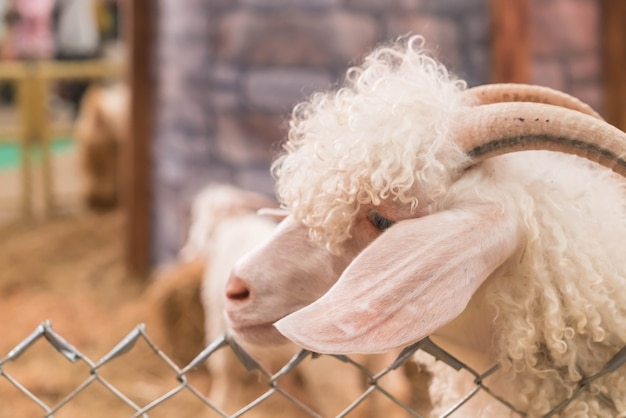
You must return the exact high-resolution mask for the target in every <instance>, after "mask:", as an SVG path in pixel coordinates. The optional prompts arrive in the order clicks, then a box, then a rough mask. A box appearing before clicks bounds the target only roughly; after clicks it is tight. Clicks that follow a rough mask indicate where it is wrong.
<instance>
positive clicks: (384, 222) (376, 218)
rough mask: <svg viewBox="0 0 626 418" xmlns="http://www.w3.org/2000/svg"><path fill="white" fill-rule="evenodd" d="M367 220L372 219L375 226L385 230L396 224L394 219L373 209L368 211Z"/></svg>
mask: <svg viewBox="0 0 626 418" xmlns="http://www.w3.org/2000/svg"><path fill="white" fill-rule="evenodd" d="M367 220H368V221H370V222H371V223H372V225H374V227H375V228H376V229H378V230H379V231H384V230H385V229H387V228H389V227H390V226H392V225H393V224H394V222H393V221H391V220H389V219H387V218H385V217H384V216H381V215H380V214H379V213H378V212H376V211H375V210H373V209H372V210H370V211H369V212H367Z"/></svg>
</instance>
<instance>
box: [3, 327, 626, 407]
mask: <svg viewBox="0 0 626 418" xmlns="http://www.w3.org/2000/svg"><path fill="white" fill-rule="evenodd" d="M40 340H43V341H45V342H47V343H48V344H49V345H50V346H52V347H53V348H54V349H55V350H56V351H58V352H59V353H61V354H62V355H63V356H64V357H65V358H66V359H67V360H68V361H69V362H70V363H77V362H82V363H84V364H85V365H86V366H87V368H88V370H89V376H88V377H87V378H86V379H85V380H84V381H83V382H82V383H80V384H79V385H77V386H76V387H75V388H74V390H73V391H71V393H69V394H68V395H66V396H65V397H63V398H62V399H61V400H60V401H58V402H56V403H55V404H53V405H50V404H48V403H46V402H45V401H44V400H43V399H42V397H41V396H38V395H37V394H35V393H34V392H33V391H31V390H29V389H28V388H27V387H26V386H25V385H24V384H22V383H21V382H20V381H19V379H17V378H15V377H14V376H12V375H11V374H10V373H9V372H7V370H6V366H7V364H9V363H13V362H19V361H20V359H21V358H22V356H23V355H24V354H25V353H26V352H27V351H29V350H30V349H31V347H32V346H33V344H35V343H36V342H37V341H40ZM138 340H144V341H145V343H147V345H148V346H149V347H150V349H151V350H152V351H153V352H154V353H155V354H156V355H157V356H158V357H159V358H160V360H161V361H162V362H163V364H164V365H166V366H167V367H168V368H169V369H171V370H172V371H173V373H174V376H175V379H176V382H177V383H176V385H175V387H173V388H172V389H171V390H169V391H168V392H167V393H165V394H163V395H161V396H158V397H157V398H155V399H153V400H152V401H150V402H148V403H145V404H143V405H139V404H138V403H136V402H135V401H133V400H132V399H131V398H130V397H129V396H127V395H126V394H124V392H123V391H122V390H121V389H120V388H118V387H116V385H114V384H113V383H111V382H110V381H109V380H108V379H106V378H105V377H104V376H103V374H102V373H101V371H102V370H103V369H105V368H106V367H107V366H108V365H109V364H110V363H111V361H112V360H114V359H116V358H119V357H121V356H125V355H127V354H128V353H129V352H131V351H132V350H133V348H134V347H135V346H136V343H137V341H138ZM226 349H230V350H232V351H233V352H234V353H235V354H236V356H237V358H238V359H239V361H240V362H241V363H242V364H243V365H244V366H245V367H246V369H247V370H248V371H250V372H252V371H259V372H261V373H262V374H263V376H264V377H265V380H266V383H267V391H266V392H265V393H264V394H263V395H261V396H260V397H258V398H257V399H255V400H253V401H251V402H250V403H249V404H248V405H246V406H244V407H243V408H241V409H240V410H239V411H237V412H235V413H234V414H228V413H227V412H225V411H223V410H221V409H220V407H219V406H218V405H216V404H215V403H213V402H212V401H211V400H209V399H208V398H207V397H206V395H205V394H204V393H202V391H201V390H199V389H198V388H196V387H194V385H193V384H192V383H190V381H189V379H188V378H187V376H188V374H189V373H190V372H191V371H192V370H194V369H196V368H201V367H204V364H205V362H206V360H207V359H208V358H209V357H210V356H212V355H214V354H215V353H216V352H218V351H219V350H226ZM420 350H421V351H423V352H425V353H428V354H429V355H431V356H433V357H434V358H435V359H437V360H438V361H441V362H443V363H445V364H446V365H448V366H449V367H452V368H453V369H455V370H457V371H461V370H465V371H466V372H469V373H470V374H471V375H472V376H473V377H474V384H475V387H474V388H473V390H471V391H470V392H469V393H467V394H466V395H465V396H464V397H463V398H462V399H461V400H459V401H458V402H457V403H456V404H455V405H453V406H452V407H451V408H450V409H448V410H447V411H446V412H445V413H444V414H443V415H440V417H441V418H445V417H453V416H454V415H455V412H456V411H457V410H458V409H459V408H460V407H461V406H463V405H464V404H465V403H466V402H468V401H469V400H470V399H472V398H473V397H474V396H476V395H477V394H478V393H479V392H485V393H487V394H489V395H490V396H492V397H493V398H494V399H497V400H498V401H500V402H502V403H503V404H504V405H506V406H508V407H509V408H510V409H511V410H512V411H515V412H517V413H518V414H519V415H520V416H524V414H523V413H522V412H520V411H516V410H515V408H514V407H513V405H511V404H510V403H508V402H507V401H506V400H505V399H501V398H499V397H498V396H497V395H495V394H494V393H493V392H492V391H491V390H490V389H489V387H487V386H486V385H485V384H484V381H485V379H486V378H487V377H489V376H490V375H492V374H493V373H496V372H497V370H498V367H497V366H494V367H493V368H491V369H490V370H488V371H487V372H486V373H483V374H479V373H477V372H476V371H475V370H473V369H472V368H470V367H468V366H467V365H465V364H463V363H462V362H461V361H459V360H458V359H456V358H454V357H453V356H451V355H450V354H448V353H447V352H445V351H444V350H442V349H441V348H440V347H439V346H437V345H436V344H435V343H433V342H432V341H431V340H430V339H428V338H426V339H424V340H421V341H419V342H417V343H415V344H413V345H411V346H409V347H406V348H405V349H404V350H403V351H402V352H401V353H400V354H399V355H398V356H397V358H396V359H395V361H393V362H392V363H391V364H389V365H388V366H387V367H386V368H385V369H384V370H382V371H380V372H378V373H375V374H374V373H372V372H371V371H370V370H368V369H367V368H366V367H365V366H363V365H361V364H359V363H358V362H356V361H354V360H353V359H351V358H350V357H348V356H343V355H332V357H335V358H336V359H338V360H340V361H342V362H344V363H348V364H351V365H352V366H354V367H355V368H356V369H358V370H360V372H362V373H363V374H364V376H366V377H367V380H368V382H369V383H368V387H367V390H365V391H364V392H363V393H362V395H361V396H360V397H358V398H357V399H355V400H354V402H353V403H352V404H350V405H349V406H348V407H346V408H345V410H343V411H342V412H341V413H340V414H338V415H337V417H346V416H348V417H349V416H351V415H350V414H351V412H353V411H354V410H355V408H356V407H357V406H358V405H359V404H360V403H362V402H363V401H364V400H365V399H366V398H367V397H368V396H370V395H371V394H372V393H374V392H377V393H380V394H382V395H384V396H386V397H387V398H388V399H389V400H391V401H392V402H394V403H395V404H397V405H398V406H400V407H401V408H403V409H404V410H405V411H406V412H407V414H408V415H409V416H414V417H422V415H420V414H419V413H418V412H417V411H415V410H413V409H411V407H410V406H408V405H406V404H404V403H403V402H402V401H400V400H398V399H397V398H395V397H394V396H393V395H392V394H391V393H389V392H388V391H387V390H386V389H385V388H384V387H383V386H382V385H380V384H379V381H380V380H381V379H382V378H383V377H384V376H385V375H387V374H388V373H390V372H391V371H393V370H396V369H397V368H399V367H400V366H402V365H403V364H404V363H405V362H407V361H409V360H410V359H411V358H413V356H414V355H415V354H416V353H417V352H418V351H420ZM316 356H320V355H319V354H316V353H312V352H310V351H307V350H302V351H300V352H299V353H298V354H296V355H295V356H294V357H293V358H292V359H291V361H289V362H288V363H287V364H285V365H284V367H282V368H281V369H280V370H279V371H278V372H277V373H275V374H269V373H268V372H266V371H265V370H264V368H263V367H262V366H261V365H260V364H259V363H258V362H257V361H256V360H255V359H254V358H253V357H252V356H250V355H249V354H248V353H247V352H246V351H245V350H244V349H243V348H242V347H241V346H239V345H238V344H237V343H236V342H235V341H233V340H232V339H231V338H229V337H228V336H227V335H224V336H222V337H220V338H218V339H217V340H215V341H214V342H213V343H211V344H210V345H209V346H208V347H206V348H205V349H204V350H203V351H202V352H201V353H199V354H198V355H197V356H196V357H195V358H194V359H193V360H192V361H191V362H190V363H189V364H188V365H186V366H184V367H182V368H180V367H178V366H177V365H176V364H175V362H174V361H172V359H170V358H169V357H168V356H167V355H166V354H165V353H163V352H162V351H161V350H160V349H159V348H158V347H157V346H156V345H155V344H154V342H153V341H152V340H151V339H150V337H149V336H148V334H147V333H146V329H145V325H143V324H140V325H138V326H137V327H136V328H134V329H133V330H132V331H131V332H130V333H129V334H128V335H127V336H126V337H125V338H123V339H122V340H121V341H120V342H119V343H118V344H117V345H115V347H114V348H113V349H111V350H110V351H109V352H108V353H107V354H105V355H104V356H103V357H102V358H100V359H99V360H97V361H94V360H92V359H90V358H88V357H87V356H86V355H85V354H83V353H82V352H81V351H80V350H79V349H77V348H76V347H74V346H73V345H72V344H71V343H70V342H68V341H67V340H66V339H65V338H63V336H61V335H60V334H59V333H57V332H55V331H54V330H53V329H52V326H51V324H50V322H49V321H46V322H44V323H42V324H41V325H39V326H38V327H37V328H36V329H35V330H34V331H33V332H32V333H31V334H30V335H29V336H28V337H27V338H25V339H24V340H23V341H21V342H20V343H19V344H17V346H16V347H15V348H14V349H13V350H11V351H10V352H9V353H8V354H7V355H6V356H4V357H3V358H2V359H1V360H0V377H1V378H2V379H5V380H6V381H8V382H9V383H10V384H11V385H12V386H14V387H15V388H16V389H17V390H18V391H19V392H21V393H22V394H24V395H25V396H27V397H28V398H29V399H30V400H31V401H32V402H33V403H34V404H36V405H38V406H39V407H40V408H41V410H42V415H41V416H43V417H53V416H54V414H55V413H56V412H57V411H59V410H60V409H61V408H62V407H63V406H65V405H66V404H68V403H70V402H72V401H73V400H75V399H76V398H77V397H78V396H79V394H81V393H82V392H83V391H85V390H86V389H87V388H88V387H90V386H92V385H101V386H102V387H104V388H105V389H106V390H108V391H109V392H110V393H111V394H113V395H114V396H115V397H117V398H118V399H119V400H120V401H121V402H123V403H125V404H126V405H127V406H128V407H130V408H131V409H132V411H133V413H132V415H131V416H132V417H133V418H134V417H148V416H149V414H150V412H151V410H153V409H154V408H155V407H157V406H158V405H160V404H163V403H165V402H168V400H170V399H172V398H173V397H174V396H176V395H177V394H178V393H180V392H182V391H187V392H188V393H190V394H192V395H193V396H194V397H196V398H197V399H198V400H200V401H201V402H202V403H203V404H204V405H206V407H207V408H209V409H211V410H212V411H213V412H214V413H216V414H218V415H219V416H221V417H224V418H236V417H240V416H245V415H246V413H248V412H250V411H252V410H254V409H255V408H257V407H258V405H260V404H261V403H262V402H264V401H265V400H266V399H267V398H269V397H271V396H281V397H283V398H284V399H286V400H288V401H289V402H291V403H293V404H294V405H295V406H297V407H298V408H300V409H301V410H302V411H303V412H304V413H306V414H308V415H310V416H311V417H320V415H319V413H317V412H316V411H313V410H312V409H310V408H309V407H308V406H306V405H305V404H304V403H302V402H301V401H300V400H299V399H297V398H295V397H293V396H292V395H290V394H289V393H288V392H286V391H284V390H283V389H282V388H281V385H280V384H279V382H278V379H279V378H280V377H281V376H285V375H287V374H289V373H291V372H292V371H293V370H294V369H295V368H296V367H297V366H298V365H299V364H300V363H301V362H302V361H303V360H305V359H307V358H309V357H316ZM625 362H626V347H625V348H623V349H622V350H620V351H619V352H618V353H617V354H616V355H615V356H614V357H613V358H612V359H611V360H610V361H609V362H607V363H606V365H605V366H604V367H603V368H602V370H599V371H598V372H597V373H595V374H593V375H591V376H589V377H587V378H585V379H583V380H582V381H581V382H580V384H579V386H578V388H577V390H575V391H574V393H573V394H572V396H571V397H569V398H567V399H563V400H562V402H560V403H559V404H558V405H557V406H556V407H555V408H554V409H553V410H552V411H550V412H549V413H548V414H546V415H545V417H551V416H554V415H556V414H558V413H559V412H560V411H562V410H563V409H564V408H565V407H566V406H567V405H569V404H570V403H571V402H572V401H573V400H574V399H576V398H577V397H578V396H579V395H580V394H581V393H582V392H584V391H586V390H588V387H589V385H590V384H591V383H592V382H593V381H594V380H596V379H598V378H600V377H602V376H604V375H606V374H608V373H612V372H614V371H616V370H617V369H618V368H620V367H622V366H623V364H624V363H625ZM597 396H599V397H600V401H603V402H608V403H611V401H610V400H609V399H606V398H602V395H601V394H599V395H597Z"/></svg>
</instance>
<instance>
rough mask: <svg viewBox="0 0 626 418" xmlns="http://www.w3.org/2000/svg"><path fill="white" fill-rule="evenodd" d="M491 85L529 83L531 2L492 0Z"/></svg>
mask: <svg viewBox="0 0 626 418" xmlns="http://www.w3.org/2000/svg"><path fill="white" fill-rule="evenodd" d="M490 8H491V82H492V83H529V82H530V81H531V76H530V11H529V4H528V0H507V1H503V0H491V2H490Z"/></svg>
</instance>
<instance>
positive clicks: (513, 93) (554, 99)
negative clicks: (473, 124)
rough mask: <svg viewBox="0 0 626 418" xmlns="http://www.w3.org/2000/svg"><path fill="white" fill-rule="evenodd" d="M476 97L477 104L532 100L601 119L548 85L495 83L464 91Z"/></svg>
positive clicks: (583, 104) (586, 107) (581, 103)
mask: <svg viewBox="0 0 626 418" xmlns="http://www.w3.org/2000/svg"><path fill="white" fill-rule="evenodd" d="M465 92H466V93H467V94H469V95H472V96H474V97H476V99H477V100H478V104H481V105H485V104H492V103H502V102H534V103H545V104H551V105H555V106H560V107H565V108H567V109H572V110H576V111H578V112H581V113H585V114H587V115H591V116H594V117H596V118H598V119H602V116H600V114H599V113H598V112H596V111H595V110H593V109H592V108H591V106H589V105H588V104H586V103H584V102H582V101H581V100H579V99H577V98H576V97H574V96H570V95H569V94H567V93H563V92H562V91H558V90H554V89H551V88H549V87H543V86H534V85H530V84H515V83H496V84H485V85H483V86H478V87H472V88H470V89H467V90H466V91H465Z"/></svg>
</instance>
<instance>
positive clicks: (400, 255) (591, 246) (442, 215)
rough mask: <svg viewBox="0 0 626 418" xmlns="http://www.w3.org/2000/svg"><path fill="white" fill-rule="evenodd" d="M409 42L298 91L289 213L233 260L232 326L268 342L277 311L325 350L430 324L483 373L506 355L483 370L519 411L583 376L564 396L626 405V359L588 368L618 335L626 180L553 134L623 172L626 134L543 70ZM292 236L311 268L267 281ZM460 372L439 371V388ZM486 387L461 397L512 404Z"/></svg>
mask: <svg viewBox="0 0 626 418" xmlns="http://www.w3.org/2000/svg"><path fill="white" fill-rule="evenodd" d="M421 43H422V40H421V38H419V37H415V38H410V39H409V40H408V41H407V42H406V43H400V42H399V43H397V44H395V45H391V46H387V47H382V48H379V49H378V50H376V51H374V52H373V53H372V54H370V56H369V57H367V58H366V60H365V62H364V64H363V65H362V66H360V67H357V68H353V69H351V70H350V71H349V72H348V77H347V81H346V85H345V87H343V88H341V89H340V90H339V91H337V92H330V93H326V94H316V95H314V96H313V97H312V98H311V99H310V100H309V101H308V102H306V103H303V104H301V105H299V106H297V107H296V108H295V110H294V113H293V120H292V122H291V129H290V134H289V140H288V141H287V143H286V144H285V150H286V152H285V154H283V155H282V156H281V157H279V158H278V159H277V161H276V162H275V165H274V167H273V169H274V172H275V174H276V176H277V178H278V183H277V190H278V196H279V199H280V200H281V203H282V204H283V206H284V207H285V208H286V209H288V211H289V217H288V218H287V219H285V221H283V222H282V223H281V225H280V226H279V227H278V229H277V230H276V231H275V233H274V235H273V237H272V239H271V240H269V241H267V242H265V243H264V244H263V245H261V246H259V247H257V248H256V249H255V250H254V251H252V252H250V253H249V254H248V255H247V256H246V257H244V258H243V259H242V260H241V261H240V262H239V263H238V264H237V266H236V267H235V269H234V273H233V276H232V277H231V279H230V282H229V287H230V289H231V291H230V298H229V300H228V303H227V306H226V309H227V313H228V319H229V325H230V327H231V328H232V330H233V332H234V335H235V336H236V338H237V339H238V340H240V341H254V342H256V343H268V341H274V342H277V341H280V339H281V336H280V334H278V333H277V332H276V330H275V329H274V325H273V324H274V323H275V322H276V321H278V322H277V323H276V327H277V328H278V330H280V332H281V333H283V334H284V335H285V336H287V337H288V338H289V339H291V340H292V341H294V342H296V343H297V344H299V345H300V346H303V347H305V348H308V349H310V350H313V351H317V352H322V353H372V352H382V351H386V350H390V349H393V348H397V347H403V346H406V345H408V344H410V343H413V342H416V341H418V340H421V339H423V338H424V337H427V336H431V338H432V339H433V340H434V341H435V342H437V343H438V344H439V345H440V346H441V347H442V348H444V349H445V350H446V351H448V352H449V353H451V354H452V355H454V356H455V357H457V358H458V359H460V360H461V361H463V362H464V363H465V364H467V365H469V366H470V367H472V368H473V369H475V370H477V371H479V372H481V373H482V372H485V371H486V370H488V369H489V368H491V367H492V366H493V365H494V364H499V365H500V370H499V371H498V372H497V373H495V374H493V375H492V376H491V377H490V378H489V379H488V380H487V382H486V383H487V386H489V387H490V388H491V390H492V391H493V392H494V393H496V394H497V395H498V396H500V397H502V398H503V399H505V400H507V401H508V402H509V403H510V404H512V406H513V407H514V408H515V410H517V411H519V413H520V414H524V415H525V416H528V417H538V416H543V415H545V414H547V413H549V412H550V411H552V410H553V409H554V408H555V407H556V406H557V405H558V404H559V403H560V402H561V401H563V400H565V399H567V398H568V397H570V396H571V395H572V394H573V393H574V392H575V391H577V390H578V389H579V388H580V387H581V385H582V384H587V386H588V387H587V390H584V391H582V392H581V393H580V394H578V395H577V397H576V398H575V399H574V400H573V401H572V402H571V403H569V404H568V405H567V406H565V407H564V409H563V410H562V411H561V412H560V414H561V415H560V416H566V417H617V416H626V368H621V369H618V370H617V371H614V372H613V373H607V374H606V375H604V376H602V377H600V378H598V379H595V380H593V379H592V380H585V379H586V378H589V377H591V376H593V375H594V374H595V373H597V372H599V371H600V370H602V369H603V367H604V366H605V364H606V363H607V362H608V361H609V360H610V359H611V358H613V356H615V355H616V353H618V352H619V351H620V350H621V349H622V348H623V347H624V346H625V345H626V308H625V307H626V290H625V285H626V257H624V255H623V249H622V245H623V242H624V239H625V238H624V237H626V211H625V210H626V194H625V192H626V190H625V186H626V182H625V181H624V179H623V178H620V177H619V176H618V175H617V174H615V173H614V172H611V171H610V170H607V169H605V168H603V167H601V166H599V165H597V164H595V163H592V162H590V161H587V160H585V159H582V158H579V157H577V156H573V155H566V154H565V153H568V154H579V155H581V156H583V157H586V158H587V159H591V160H593V161H596V162H599V163H601V164H603V165H606V166H608V167H610V168H612V169H613V170H614V171H615V172H617V173H619V174H622V175H625V174H626V161H625V160H624V156H626V135H625V134H624V133H623V132H621V131H619V130H618V129H616V128H613V127H612V126H610V125H608V124H606V123H604V122H603V121H601V120H600V119H599V118H598V117H597V114H596V113H595V112H593V111H592V110H591V109H589V107H588V106H586V105H584V104H582V103H581V102H579V101H578V100H576V99H574V98H571V97H569V96H566V95H564V94H561V93H558V92H553V91H550V90H547V89H545V88H539V89H536V88H533V87H530V86H495V87H494V88H493V89H490V88H483V89H478V90H470V91H467V90H466V89H465V84H464V83H463V82H462V81H460V80H458V79H455V78H454V77H452V76H451V75H450V74H449V73H448V71H447V70H446V69H445V68H444V67H443V66H442V65H440V64H439V63H437V62H436V61H434V60H433V59H432V58H430V57H429V56H428V55H427V54H426V53H425V52H424V50H423V48H422V44H421ZM513 101H515V103H513ZM498 102H508V103H498ZM522 102H544V103H548V104H543V103H522ZM485 103H492V104H485ZM585 113H587V114H585ZM525 150H535V151H528V152H516V151H525ZM542 150H551V151H561V152H546V151H542ZM511 152H514V153H512V154H508V155H503V154H507V153H511ZM308 236H310V237H311V238H312V239H311V240H309V241H306V240H305V238H306V237H308ZM294 253H296V254H299V255H300V257H301V259H302V263H300V264H301V267H302V266H305V267H306V271H307V272H308V273H307V274H301V275H300V276H297V279H294V278H293V277H292V278H291V280H290V282H289V283H287V284H286V283H282V282H280V283H278V282H275V281H272V279H273V273H274V272H275V271H276V270H277V269H280V266H281V263H282V262H283V261H284V260H286V259H287V258H289V257H293V254H294ZM329 288H330V290H329ZM233 289H238V290H237V291H234V290H233ZM278 289H280V291H277V290H278ZM286 289H288V291H287V290H286ZM233 295H238V297H233ZM312 302H313V303H312ZM292 312H295V313H292ZM281 318H282V319H281ZM450 370H452V369H450ZM472 380H473V377H470V378H469V379H468V378H467V376H465V375H464V374H463V373H456V372H452V373H446V375H445V376H442V377H441V380H439V383H437V380H436V379H435V382H434V383H433V385H432V388H433V390H435V391H436V390H439V391H440V393H439V394H437V393H435V394H434V395H435V400H437V401H442V402H443V400H446V399H447V398H451V397H453V395H454V394H453V393H447V394H441V391H442V390H445V391H448V392H454V391H459V393H458V394H459V395H463V394H465V393H467V386H468V384H469V385H471V387H473V385H474V384H473V382H472ZM442 381H443V382H446V384H445V385H442V383H441V382H442ZM442 388H443V389H442ZM482 395H484V396H476V397H474V398H472V399H471V400H470V401H469V402H468V403H466V404H465V405H463V406H462V407H461V409H460V410H459V411H458V412H459V413H460V416H464V417H503V416H518V414H517V413H516V412H514V411H513V410H511V409H509V408H508V407H506V406H504V405H502V404H501V403H500V402H499V401H496V400H494V399H492V398H490V397H489V396H487V395H486V394H484V393H483V394H482ZM446 406H447V405H443V404H439V405H435V407H436V408H435V411H434V415H436V414H438V413H441V411H443V410H444V408H445V407H446Z"/></svg>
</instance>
